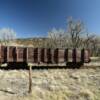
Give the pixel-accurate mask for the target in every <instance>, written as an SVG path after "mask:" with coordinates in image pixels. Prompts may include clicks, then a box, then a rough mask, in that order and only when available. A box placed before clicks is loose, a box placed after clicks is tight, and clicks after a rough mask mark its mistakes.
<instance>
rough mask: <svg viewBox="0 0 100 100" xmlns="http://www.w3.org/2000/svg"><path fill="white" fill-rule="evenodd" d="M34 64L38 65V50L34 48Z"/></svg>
mask: <svg viewBox="0 0 100 100" xmlns="http://www.w3.org/2000/svg"><path fill="white" fill-rule="evenodd" d="M34 63H38V48H34Z"/></svg>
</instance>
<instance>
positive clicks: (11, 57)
mask: <svg viewBox="0 0 100 100" xmlns="http://www.w3.org/2000/svg"><path fill="white" fill-rule="evenodd" d="M15 48H16V47H14V46H10V47H9V48H6V52H7V54H6V55H7V56H6V57H7V61H8V62H15V61H16V51H15Z"/></svg>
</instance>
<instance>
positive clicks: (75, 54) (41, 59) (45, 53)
mask: <svg viewBox="0 0 100 100" xmlns="http://www.w3.org/2000/svg"><path fill="white" fill-rule="evenodd" d="M89 56H90V55H89V51H88V50H86V49H82V50H78V49H60V48H56V49H51V48H32V47H16V46H0V62H1V63H4V62H28V63H37V64H41V63H46V64H60V63H67V62H74V63H76V62H83V63H84V62H89V61H90V57H89Z"/></svg>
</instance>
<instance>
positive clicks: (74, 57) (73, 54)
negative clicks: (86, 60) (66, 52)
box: [72, 49, 77, 63]
mask: <svg viewBox="0 0 100 100" xmlns="http://www.w3.org/2000/svg"><path fill="white" fill-rule="evenodd" d="M76 53H77V52H76V49H73V50H72V59H73V60H72V62H74V63H76V55H77V54H76Z"/></svg>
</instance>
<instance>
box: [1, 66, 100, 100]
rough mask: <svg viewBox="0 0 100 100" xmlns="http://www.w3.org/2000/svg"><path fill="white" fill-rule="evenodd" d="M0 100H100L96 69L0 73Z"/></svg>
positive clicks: (5, 71)
mask: <svg viewBox="0 0 100 100" xmlns="http://www.w3.org/2000/svg"><path fill="white" fill-rule="evenodd" d="M0 100H100V68H99V67H98V68H84V69H39V70H37V69H35V70H33V71H32V94H28V70H0Z"/></svg>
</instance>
